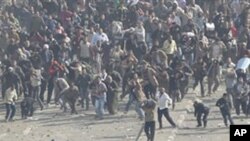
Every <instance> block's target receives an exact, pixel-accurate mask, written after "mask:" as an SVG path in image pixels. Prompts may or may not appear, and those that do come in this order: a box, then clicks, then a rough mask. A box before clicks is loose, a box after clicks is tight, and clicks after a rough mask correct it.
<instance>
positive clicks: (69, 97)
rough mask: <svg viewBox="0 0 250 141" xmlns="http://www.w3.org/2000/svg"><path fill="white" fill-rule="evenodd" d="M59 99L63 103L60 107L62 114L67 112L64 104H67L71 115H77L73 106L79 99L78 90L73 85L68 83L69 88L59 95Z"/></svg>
mask: <svg viewBox="0 0 250 141" xmlns="http://www.w3.org/2000/svg"><path fill="white" fill-rule="evenodd" d="M60 97H61V99H62V101H63V104H62V106H63V109H64V112H66V111H67V107H66V104H67V103H68V104H69V106H70V108H71V114H77V111H76V108H75V104H76V101H77V100H78V99H79V98H80V95H79V90H78V88H77V86H76V85H74V84H73V83H70V84H69V88H67V89H66V90H64V91H63V92H62V93H61V95H60Z"/></svg>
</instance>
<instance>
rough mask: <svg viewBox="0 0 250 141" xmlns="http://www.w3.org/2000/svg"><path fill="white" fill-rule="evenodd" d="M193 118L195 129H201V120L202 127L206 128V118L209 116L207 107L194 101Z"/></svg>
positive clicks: (198, 101)
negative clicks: (194, 118)
mask: <svg viewBox="0 0 250 141" xmlns="http://www.w3.org/2000/svg"><path fill="white" fill-rule="evenodd" d="M193 106H194V116H195V117H196V120H197V123H198V125H197V126H196V127H201V126H202V122H201V118H202V120H203V126H204V128H206V127H207V117H208V115H209V107H208V106H206V105H205V104H204V103H203V102H202V101H201V100H199V99H196V100H195V101H194V104H193Z"/></svg>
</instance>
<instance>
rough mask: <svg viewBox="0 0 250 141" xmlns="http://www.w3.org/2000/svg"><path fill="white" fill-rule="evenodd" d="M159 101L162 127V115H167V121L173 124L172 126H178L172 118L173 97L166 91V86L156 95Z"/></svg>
mask: <svg viewBox="0 0 250 141" xmlns="http://www.w3.org/2000/svg"><path fill="white" fill-rule="evenodd" d="M156 99H157V103H158V112H157V113H158V122H159V125H160V129H162V115H164V116H165V118H166V119H167V121H168V122H169V123H170V124H171V125H172V127H174V128H175V127H176V124H175V122H174V121H173V119H172V118H171V116H170V114H169V106H171V105H172V99H171V98H170V97H169V96H168V94H167V93H166V92H165V89H164V88H160V89H159V93H158V94H157V95H156Z"/></svg>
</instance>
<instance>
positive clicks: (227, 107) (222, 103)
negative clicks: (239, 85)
mask: <svg viewBox="0 0 250 141" xmlns="http://www.w3.org/2000/svg"><path fill="white" fill-rule="evenodd" d="M216 106H218V107H219V108H220V112H221V114H222V117H223V119H224V123H225V126H228V123H227V120H229V122H230V124H231V125H233V124H234V122H233V120H232V117H231V104H230V102H229V99H228V95H227V94H226V93H224V94H223V97H222V98H220V99H219V100H218V101H217V102H216Z"/></svg>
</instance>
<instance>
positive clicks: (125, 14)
mask: <svg viewBox="0 0 250 141" xmlns="http://www.w3.org/2000/svg"><path fill="white" fill-rule="evenodd" d="M218 4H219V5H218ZM207 5H210V6H211V7H212V8H214V10H211V7H207ZM0 46H1V48H0V54H1V55H0V59H1V72H2V75H1V86H2V99H3V100H4V101H5V104H6V111H7V112H6V117H5V119H6V121H11V120H13V117H14V115H15V102H16V101H17V100H18V99H19V100H21V101H22V102H21V111H22V117H23V118H26V117H28V116H32V115H33V112H34V108H33V104H34V103H36V102H37V103H38V105H39V107H40V110H44V109H45V108H46V107H47V106H50V105H51V104H52V98H53V100H54V103H55V104H56V105H61V108H62V109H64V111H66V110H67V107H68V106H67V105H69V107H70V109H71V113H72V114H74V113H77V111H76V108H75V105H76V104H77V103H78V101H79V104H80V105H81V107H82V108H84V109H85V110H89V106H90V104H91V103H92V105H93V106H94V107H95V110H96V111H95V112H96V119H103V115H104V109H107V110H108V112H109V114H116V113H117V112H118V111H117V104H118V99H119V98H121V99H123V98H124V97H125V96H127V95H128V96H129V100H128V102H127V104H126V107H125V109H124V111H125V113H127V112H128V111H129V108H130V106H131V105H132V104H134V105H135V109H136V112H137V114H138V116H139V119H141V120H143V119H145V122H146V124H145V132H146V135H147V137H148V140H150V141H152V140H153V139H154V129H155V117H154V113H153V111H154V109H155V108H156V107H157V108H158V121H159V127H160V128H162V121H161V118H162V116H163V115H164V116H165V117H166V119H167V120H168V121H169V123H170V124H171V125H172V126H173V127H176V126H177V125H176V124H175V122H174V120H173V119H172V118H171V116H170V115H169V109H171V108H172V109H175V103H176V102H181V100H182V99H183V98H184V97H185V95H186V94H187V93H188V89H189V88H190V85H192V87H193V89H195V88H196V87H197V86H198V85H199V86H200V91H199V94H200V96H201V97H205V96H210V95H211V94H213V93H215V92H216V91H217V90H218V88H219V87H220V86H221V84H222V82H223V81H222V80H225V85H226V89H225V94H224V95H223V98H222V99H220V100H219V101H218V102H217V103H216V105H217V106H219V107H220V109H221V113H222V115H223V118H224V121H225V125H228V124H227V118H229V119H230V122H231V124H233V122H232V119H231V116H230V110H229V109H230V108H235V110H236V113H237V115H240V112H241V111H242V112H243V113H244V114H246V115H247V116H248V114H249V113H250V93H249V79H248V75H249V65H250V58H249V57H250V50H249V49H250V4H249V3H247V2H244V1H239V0H228V1H223V0H222V2H221V3H217V5H216V4H214V5H212V2H211V1H209V2H207V1H205V0H196V1H195V0H34V1H33V0H23V3H20V2H19V1H18V2H17V1H15V0H12V1H11V3H10V4H8V5H5V6H4V7H3V6H1V14H0ZM191 80H194V82H193V81H191ZM205 80H207V82H208V86H207V91H206V90H205V88H204V87H205V85H204V81H205ZM192 82H193V83H192ZM120 91H121V95H119V94H120ZM45 98H47V99H45ZM194 107H195V116H196V117H197V121H198V125H197V126H198V127H200V126H202V122H201V116H202V115H204V116H203V122H204V126H205V127H206V126H207V116H208V114H209V108H208V107H206V106H205V104H203V103H202V102H200V101H198V100H197V101H195V102H194Z"/></svg>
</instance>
